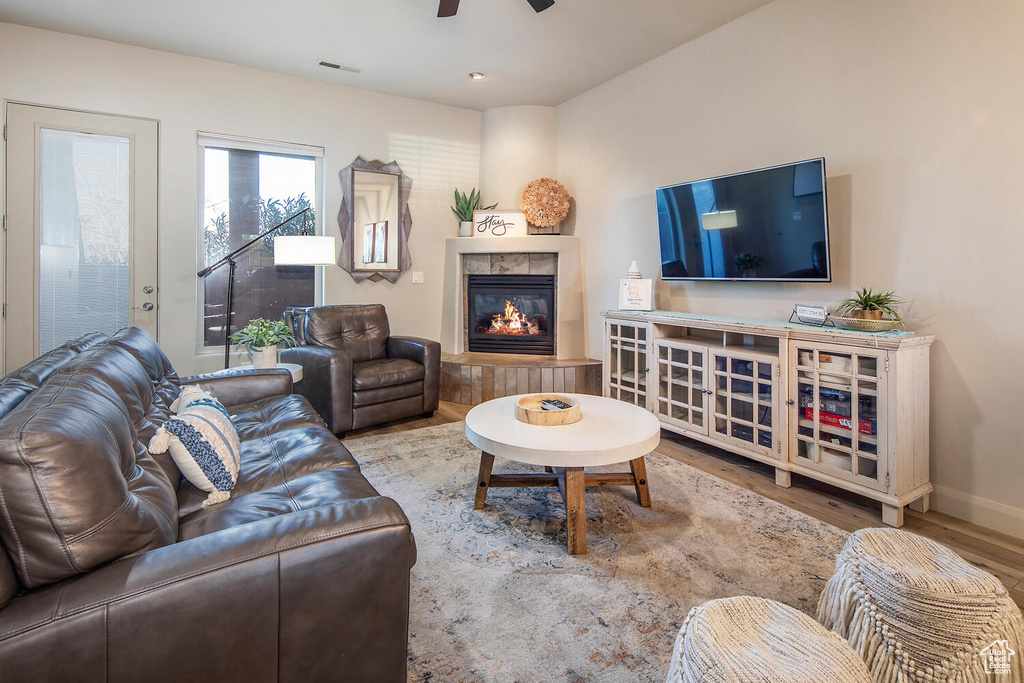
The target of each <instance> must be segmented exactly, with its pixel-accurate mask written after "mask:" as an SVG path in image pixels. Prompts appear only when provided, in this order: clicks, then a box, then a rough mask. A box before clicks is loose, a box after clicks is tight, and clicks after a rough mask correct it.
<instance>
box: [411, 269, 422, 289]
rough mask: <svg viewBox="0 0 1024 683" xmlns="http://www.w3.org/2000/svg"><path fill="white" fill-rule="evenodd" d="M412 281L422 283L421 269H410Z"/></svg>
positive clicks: (416, 283) (415, 283) (417, 283)
mask: <svg viewBox="0 0 1024 683" xmlns="http://www.w3.org/2000/svg"><path fill="white" fill-rule="evenodd" d="M412 283H413V284H414V285H422V284H423V271H422V270H414V271H412Z"/></svg>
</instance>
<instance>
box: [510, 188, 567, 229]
mask: <svg viewBox="0 0 1024 683" xmlns="http://www.w3.org/2000/svg"><path fill="white" fill-rule="evenodd" d="M522 208H523V213H524V214H526V220H528V221H530V222H531V223H533V224H534V225H536V226H538V227H541V228H552V227H554V226H556V225H558V224H559V223H561V222H562V219H563V218H565V217H566V216H567V215H568V214H569V191H568V190H566V189H565V185H562V183H560V182H558V181H557V180H555V179H554V178H538V179H537V180H534V181H533V182H532V183H530V184H529V185H527V186H526V189H525V190H523V200H522Z"/></svg>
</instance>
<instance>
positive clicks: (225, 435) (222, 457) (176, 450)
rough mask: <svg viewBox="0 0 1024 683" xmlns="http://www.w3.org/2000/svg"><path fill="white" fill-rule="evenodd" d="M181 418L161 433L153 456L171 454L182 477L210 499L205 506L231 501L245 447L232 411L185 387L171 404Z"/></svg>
mask: <svg viewBox="0 0 1024 683" xmlns="http://www.w3.org/2000/svg"><path fill="white" fill-rule="evenodd" d="M171 409H172V410H175V411H177V413H178V414H177V415H175V416H174V417H171V418H170V419H168V420H167V422H165V423H164V425H163V426H162V427H161V428H160V429H158V430H157V432H156V434H154V435H153V438H152V439H151V440H150V442H149V452H150V453H166V452H167V451H168V450H169V451H170V453H171V458H172V459H173V460H174V464H175V465H177V466H178V469H179V470H181V474H182V476H184V477H185V478H186V479H188V480H189V481H190V482H192V484H193V485H194V486H195V487H196V488H198V489H200V490H202V491H206V492H207V493H209V494H210V495H209V496H207V498H206V500H205V501H203V505H204V506H207V505H213V504H215V503H221V502H224V501H225V500H227V499H228V498H230V497H231V489H232V488H234V486H235V482H236V481H238V467H239V452H240V451H241V443H240V442H239V440H238V430H236V429H235V425H234V423H233V422H232V421H231V416H230V415H229V414H228V411H227V410H226V409H225V408H224V406H223V405H221V403H220V401H218V400H217V399H215V398H214V397H213V396H211V395H210V394H208V393H207V392H205V391H203V390H202V389H200V388H199V387H198V386H194V387H184V388H182V390H181V394H180V395H179V396H178V398H177V399H176V400H175V401H174V403H172V404H171Z"/></svg>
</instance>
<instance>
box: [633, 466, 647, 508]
mask: <svg viewBox="0 0 1024 683" xmlns="http://www.w3.org/2000/svg"><path fill="white" fill-rule="evenodd" d="M629 469H630V470H631V471H632V472H633V486H635V487H636V499H637V500H638V501H640V506H641V507H645V508H649V507H651V490H650V489H649V488H647V463H646V462H644V459H643V456H640V457H639V458H637V459H636V460H630V461H629Z"/></svg>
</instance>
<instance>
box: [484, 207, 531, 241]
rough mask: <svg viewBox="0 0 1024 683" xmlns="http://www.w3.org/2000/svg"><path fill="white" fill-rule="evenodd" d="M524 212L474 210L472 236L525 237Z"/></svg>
mask: <svg viewBox="0 0 1024 683" xmlns="http://www.w3.org/2000/svg"><path fill="white" fill-rule="evenodd" d="M527 234H528V233H527V229H526V214H524V213H523V212H522V211H474V212H473V237H525V236H526V235H527Z"/></svg>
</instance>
